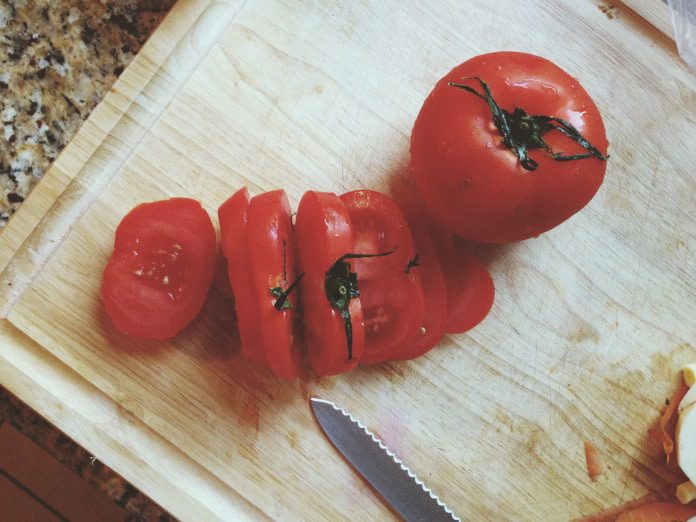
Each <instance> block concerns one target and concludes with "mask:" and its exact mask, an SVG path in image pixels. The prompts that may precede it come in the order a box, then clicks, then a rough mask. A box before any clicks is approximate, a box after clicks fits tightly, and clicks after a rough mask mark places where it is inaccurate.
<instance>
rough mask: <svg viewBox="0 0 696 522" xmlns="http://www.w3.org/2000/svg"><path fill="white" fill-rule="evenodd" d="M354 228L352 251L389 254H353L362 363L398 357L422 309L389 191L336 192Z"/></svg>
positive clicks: (407, 240) (411, 250)
mask: <svg viewBox="0 0 696 522" xmlns="http://www.w3.org/2000/svg"><path fill="white" fill-rule="evenodd" d="M341 200H342V201H343V202H344V204H345V205H346V207H347V208H348V212H349V214H350V219H351V222H352V223H353V228H354V230H355V249H356V252H355V253H357V254H380V253H385V252H390V251H391V253H390V254H389V255H386V256H380V257H369V258H362V259H355V260H354V263H353V268H354V270H355V272H356V273H357V274H358V288H359V289H360V302H361V303H362V306H363V314H364V322H365V351H364V353H363V355H362V358H361V360H360V363H361V364H365V365H369V364H377V363H380V362H383V361H386V360H388V359H392V358H397V357H398V354H399V353H401V350H402V348H403V346H404V345H405V344H406V343H409V342H411V341H412V340H413V339H414V338H415V337H416V336H417V334H418V333H419V331H420V328H421V323H422V319H423V314H424V302H423V289H422V286H421V275H420V271H419V270H418V268H417V267H414V268H413V269H409V270H408V271H407V270H406V267H407V265H408V264H409V261H411V260H413V259H414V258H415V256H416V251H415V246H414V244H413V238H412V236H411V231H410V229H409V227H408V223H407V222H406V218H405V217H404V215H403V213H402V212H401V210H400V209H399V206H398V205H397V204H396V203H395V202H394V201H393V200H392V199H391V198H389V197H388V196H386V195H384V194H382V193H380V192H376V191H374V190H356V191H353V192H348V193H347V194H344V195H342V196H341Z"/></svg>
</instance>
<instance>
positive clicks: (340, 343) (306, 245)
mask: <svg viewBox="0 0 696 522" xmlns="http://www.w3.org/2000/svg"><path fill="white" fill-rule="evenodd" d="M295 232H296V237H297V253H298V257H299V261H300V262H299V266H301V267H302V269H303V270H304V272H305V275H304V278H303V279H302V281H301V282H300V299H301V301H302V307H303V323H304V330H303V332H304V346H305V358H306V360H307V364H308V365H309V367H310V369H311V370H312V371H313V372H314V373H315V374H317V375H336V374H339V373H342V372H345V371H348V370H350V369H352V368H354V367H355V365H356V364H357V363H358V360H359V359H360V357H361V355H362V354H363V346H364V328H363V314H362V307H361V304H360V299H357V298H354V299H347V304H346V308H345V313H346V315H347V317H346V319H344V317H342V315H341V310H340V309H339V308H337V307H336V306H334V305H333V304H332V303H331V302H330V301H329V298H328V295H327V294H328V291H327V274H328V273H329V271H330V270H332V269H333V268H335V267H336V265H337V262H339V261H340V260H341V258H342V257H343V256H344V255H345V254H347V253H351V252H353V250H354V245H355V243H354V237H353V227H352V224H351V221H350V216H349V215H348V210H347V209H346V207H345V205H344V204H343V202H342V201H341V200H340V199H339V198H338V196H336V195H335V194H331V193H327V192H314V191H310V192H306V193H305V194H304V196H303V197H302V200H301V201H300V205H299V207H298V209H297V220H296V223H295ZM346 262H347V260H346ZM348 266H349V267H350V263H348ZM344 288H345V286H344ZM348 328H350V333H351V342H350V344H349V341H348V333H349V330H348Z"/></svg>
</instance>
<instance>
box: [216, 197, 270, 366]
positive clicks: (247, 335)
mask: <svg viewBox="0 0 696 522" xmlns="http://www.w3.org/2000/svg"><path fill="white" fill-rule="evenodd" d="M249 202H250V197H249V191H248V190H247V189H246V187H244V188H241V189H239V190H238V191H237V192H235V193H234V194H233V195H232V196H231V197H230V198H229V199H228V200H227V201H225V202H224V203H223V204H222V205H221V206H220V208H219V209H218V219H219V220H220V243H221V247H222V253H223V255H224V256H225V257H226V258H227V277H228V278H229V281H230V286H231V287H232V293H233V294H234V304H235V311H236V315H237V326H238V328H239V337H240V339H241V342H242V355H243V356H244V358H245V359H246V360H247V361H249V362H252V363H254V364H256V365H263V366H265V364H266V358H265V354H264V353H263V351H262V343H261V329H262V325H261V324H260V322H259V320H258V318H259V310H258V306H257V302H256V296H255V293H254V287H253V285H252V283H251V278H250V277H249V275H250V274H251V262H250V260H249V248H248V246H247V223H248V214H249Z"/></svg>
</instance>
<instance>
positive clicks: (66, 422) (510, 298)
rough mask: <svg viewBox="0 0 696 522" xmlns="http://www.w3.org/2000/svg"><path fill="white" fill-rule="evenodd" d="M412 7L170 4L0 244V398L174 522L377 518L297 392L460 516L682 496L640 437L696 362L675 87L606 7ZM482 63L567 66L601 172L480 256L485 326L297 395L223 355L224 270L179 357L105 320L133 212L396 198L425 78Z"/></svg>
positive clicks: (378, 511) (669, 52)
mask: <svg viewBox="0 0 696 522" xmlns="http://www.w3.org/2000/svg"><path fill="white" fill-rule="evenodd" d="M429 4H431V5H428V6H427V7H426V4H425V3H422V2H399V1H397V0H393V1H391V0H390V1H383V0H379V1H377V0H374V1H368V0H363V1H356V2H333V3H331V2H318V1H317V2H310V1H306V0H302V1H286V2H284V1H280V0H248V1H246V2H242V1H235V0H229V1H209V0H191V1H186V0H182V1H181V2H179V4H177V6H176V7H175V8H174V10H173V11H172V13H171V14H170V16H168V17H167V19H166V20H165V21H164V23H163V24H162V26H161V27H160V28H159V29H158V31H157V32H156V33H155V35H154V36H153V37H152V38H151V40H150V41H149V42H148V43H147V45H146V46H145V48H144V49H143V50H142V52H141V53H140V54H139V55H138V57H137V58H136V59H135V60H134V62H133V63H132V64H131V66H130V67H129V68H128V69H127V70H126V71H125V72H124V74H123V75H122V77H121V79H120V80H119V81H118V82H117V83H116V85H115V86H114V88H113V89H112V91H111V92H110V93H109V94H108V95H107V97H106V98H105V99H104V101H103V102H102V103H101V104H100V105H99V106H98V107H97V109H96V110H95V111H94V113H93V114H92V115H91V116H90V118H89V120H88V121H87V122H86V123H85V125H84V127H83V128H82V129H81V131H80V132H79V133H78V135H77V136H76V138H75V139H74V140H73V141H72V142H71V144H70V145H69V146H68V147H67V148H66V149H65V151H64V153H63V154H62V155H61V156H60V158H59V159H58V160H57V162H56V163H55V165H54V166H53V168H52V169H51V170H50V171H49V172H48V173H47V175H46V177H45V179H44V180H43V181H42V182H41V183H40V184H39V186H38V188H37V189H36V190H35V191H34V193H33V194H32V195H31V196H30V198H29V200H28V201H27V203H25V205H24V206H23V207H22V208H21V209H20V211H19V212H18V214H17V215H16V216H15V217H14V219H13V220H12V222H11V223H10V224H9V227H8V228H7V230H5V231H4V232H3V234H2V235H1V236H0V270H2V272H1V275H0V306H1V309H0V315H2V317H3V319H2V322H0V332H1V333H2V337H0V343H1V348H2V349H1V350H0V359H1V360H2V364H0V382H2V384H3V385H5V386H7V387H8V388H10V390H12V391H14V392H15V393H17V394H18V395H19V396H20V397H21V398H22V399H24V400H25V401H27V402H28V403H29V404H30V405H32V406H33V407H34V408H36V409H37V410H38V411H39V412H41V413H43V414H44V415H46V416H47V417H48V418H49V420H51V421H53V422H55V423H56V424H57V425H58V426H59V427H60V428H61V429H63V430H65V431H66V432H67V433H68V434H70V435H71V436H73V437H74V438H75V439H76V440H77V441H78V442H80V443H81V444H83V445H85V446H86V447H87V448H88V449H90V450H91V451H93V452H94V453H95V454H96V455H97V456H99V457H100V458H102V459H103V460H105V462H106V463H107V464H110V465H112V466H113V467H114V468H115V469H116V470H117V471H119V472H121V473H122V474H124V475H125V476H126V478H128V479H130V480H132V481H133V482H134V483H135V484H136V485H138V486H139V487H141V488H143V490H144V491H145V492H146V493H148V494H150V495H151V496H153V497H154V499H155V500H157V501H159V502H161V503H162V504H163V505H164V506H165V507H166V508H168V509H170V510H171V511H172V512H173V513H175V514H177V515H179V516H181V517H184V518H188V519H205V520H208V519H212V518H222V519H239V518H242V517H244V516H248V517H252V518H264V517H272V518H281V519H297V520H303V519H310V518H325V519H334V518H355V519H377V518H383V517H390V516H393V515H391V513H390V511H389V510H388V509H387V508H386V507H385V505H384V504H383V503H382V502H381V501H380V500H379V499H378V498H377V497H376V496H375V495H374V494H373V492H372V491H371V490H370V489H369V488H368V486H367V485H366V483H365V482H364V481H363V480H361V479H360V478H359V477H358V476H356V475H355V473H354V472H353V471H352V470H351V468H350V467H349V466H348V465H347V464H346V463H345V462H344V461H343V460H342V459H341V458H340V457H339V455H338V454H337V453H336V451H335V450H334V449H333V447H332V446H331V445H330V444H329V443H328V442H327V440H326V439H325V438H324V436H323V435H322V434H321V433H320V431H319V429H318V427H317V425H316V424H315V422H314V420H313V418H312V415H311V413H310V409H309V406H308V403H307V398H308V397H309V396H312V395H317V396H321V397H324V398H327V399H331V400H334V401H335V402H337V403H338V404H340V405H342V406H344V407H346V408H348V409H350V411H351V412H353V413H354V414H355V415H356V416H357V417H358V418H360V419H362V420H363V422H365V423H366V424H367V425H368V426H369V427H370V428H372V429H373V430H374V431H376V432H377V433H378V434H379V435H381V437H382V438H383V439H384V440H385V441H386V442H387V444H388V445H389V446H391V448H392V449H393V450H394V451H395V452H396V453H397V454H399V455H400V456H401V457H402V458H403V459H404V460H405V461H406V462H407V463H408V464H409V465H410V466H411V467H412V469H413V470H414V471H415V472H416V473H417V474H418V475H419V476H420V477H421V478H422V479H423V480H425V481H426V482H427V483H428V485H430V486H431V488H432V489H433V490H434V491H435V492H437V493H438V494H439V495H440V496H441V497H442V499H444V500H445V501H446V502H447V503H448V504H449V505H450V506H451V507H452V508H453V509H454V510H455V511H456V512H457V513H459V514H460V515H461V516H462V517H463V518H467V519H529V520H532V519H537V520H555V519H569V518H573V517H577V516H581V515H586V514H589V513H592V512H594V511H597V510H599V509H602V508H604V507H608V506H612V505H615V504H618V503H620V502H622V501H627V500H630V499H633V498H636V497H639V496H641V495H643V494H645V493H646V492H649V491H657V490H661V489H662V488H663V487H664V485H665V484H666V483H669V482H670V481H673V480H675V475H674V473H673V472H672V471H670V470H668V469H667V468H665V467H664V466H663V465H662V458H661V456H660V452H659V448H656V447H654V446H652V445H651V444H650V443H649V442H648V440H647V438H646V430H647V428H648V427H649V426H650V425H651V423H652V422H653V421H654V420H655V419H656V417H657V415H658V410H659V408H660V406H661V405H662V403H663V402H664V399H665V398H666V397H667V396H668V395H669V394H670V393H671V391H672V389H673V387H674V384H675V382H676V379H677V372H678V370H679V368H680V367H681V366H682V365H683V364H685V363H687V362H693V360H694V359H695V358H696V350H695V349H694V346H693V345H694V344H695V339H696V316H695V315H694V309H695V307H696V283H695V281H696V279H695V278H694V276H693V273H694V272H693V270H694V246H695V241H694V240H695V236H696V226H695V223H694V208H696V175H695V172H694V165H695V164H696V150H695V149H694V147H693V139H694V133H695V130H696V117H695V115H696V95H695V91H694V83H695V82H694V77H693V76H692V75H691V73H690V72H689V71H688V70H687V68H686V67H685V65H684V64H683V63H682V62H681V61H680V60H679V58H678V56H677V54H676V51H675V48H674V44H673V42H672V41H671V40H670V39H669V38H667V37H666V36H665V35H663V34H662V33H660V32H659V31H657V30H656V29H655V28H653V27H652V26H651V25H649V24H648V23H646V22H645V21H644V20H643V19H641V18H640V17H638V16H637V15H636V14H634V13H633V12H632V11H630V10H629V9H628V8H626V7H624V6H623V5H622V4H617V5H616V7H614V8H612V9H611V10H610V11H611V15H612V16H611V17H609V16H607V14H606V13H605V12H604V11H606V10H607V9H606V7H607V6H606V5H603V4H599V3H598V2H593V1H590V0H577V1H570V0H568V1H561V0H527V1H517V0H505V1H499V2H482V1H480V0H466V1H463V0H457V1H454V0H453V1H445V0H442V1H439V2H432V3H429ZM657 9H659V8H657ZM500 49H515V50H521V51H528V52H533V53H537V54H541V55H544V56H546V57H548V58H550V59H551V60H553V61H554V62H556V63H558V64H559V65H560V66H561V67H563V68H565V69H566V70H568V71H570V72H571V73H572V74H574V75H576V76H577V77H578V78H579V79H580V81H581V82H582V84H583V85H584V86H585V87H586V89H587V90H588V91H589V92H590V94H591V95H592V96H593V98H594V99H595V100H596V102H597V105H598V106H599V108H600V110H601V112H602V114H603V116H604V119H605V124H606V127H607V133H608V135H609V139H610V143H611V147H610V153H611V159H610V160H609V164H608V170H607V176H606V180H605V182H604V185H603V186H602V188H601V189H600V191H599V193H598V194H597V196H596V197H595V198H594V199H593V200H592V202H591V203H590V204H589V205H588V206H587V208H586V209H585V210H583V211H582V212H581V213H580V214H578V215H577V216H575V217H573V218H572V219H570V220H569V221H568V222H567V223H565V224H564V225H563V226H561V227H559V228H557V229H556V230H553V231H551V232H549V233H547V234H544V235H543V236H541V237H540V238H538V239H535V240H530V241H526V242H523V243H519V244H514V245H509V246H504V247H496V248H482V249H481V254H482V255H483V256H484V258H485V260H486V262H487V263H488V265H489V266H490V269H491V271H492V273H493V276H494V279H495V282H496V287H497V294H496V301H495V304H494V307H493V310H492V312H491V314H490V316H489V317H488V318H487V319H486V321H485V322H484V323H483V324H481V325H480V326H479V327H477V328H476V329H474V330H473V331H472V332H470V333H469V334H467V335H457V336H447V337H446V338H445V339H443V341H442V342H441V343H440V346H438V348H437V349H435V350H433V351H432V352H430V353H429V354H428V355H427V356H425V357H421V358H419V359H417V360H414V361H411V362H407V363H394V364H386V365H384V366H380V367H375V368H369V369H358V370H356V371H354V372H351V373H350V374H347V375H343V376H339V377H335V378H324V379H316V378H312V377H309V376H305V377H304V378H303V379H301V380H299V381H295V382H281V381H278V380H276V379H274V378H272V377H271V376H270V375H269V374H268V373H266V372H264V371H258V370H253V369H252V368H251V367H250V366H249V365H247V364H246V363H245V362H244V361H243V360H242V359H241V358H240V357H239V356H238V351H239V340H238V337H237V334H236V331H235V326H234V321H233V315H232V301H231V297H230V295H229V290H228V289H227V287H226V285H225V283H224V278H223V277H220V278H218V279H217V280H216V284H215V287H214V288H213V290H212V291H211V293H210V297H209V299H208V301H207V304H206V306H205V308H204V310H203V312H202V313H201V314H200V316H199V317H198V318H197V319H196V320H195V321H194V323H193V324H192V325H191V326H190V327H189V328H187V329H186V330H185V331H184V332H182V333H181V334H180V335H179V336H178V337H177V338H176V339H174V340H172V341H171V342H167V343H155V342H139V341H135V340H130V339H128V338H125V337H123V336H121V335H119V334H117V333H116V332H115V331H114V330H113V329H112V328H111V326H110V324H109V321H108V319H107V318H106V317H105V315H104V312H103V310H102V307H101V305H100V302H99V284H100V278H101V272H102V269H103V267H104V264H105V262H106V259H107V258H108V256H109V254H110V251H111V248H112V241H113V231H114V228H115V227H116V224H117V223H118V222H119V220H120V219H121V217H122V216H123V215H124V214H125V213H126V212H127V211H128V210H129V209H130V208H131V207H133V206H135V205H137V204H138V203H141V202H143V201H148V200H154V199H161V198H166V197H169V196H174V195H183V196H190V197H194V198H197V199H199V200H201V201H202V202H203V204H204V206H205V207H206V208H207V209H208V210H209V211H210V212H211V213H214V212H215V210H216V208H217V206H218V205H219V204H220V203H221V202H222V201H223V200H224V199H225V198H227V197H228V196H229V195H230V194H231V193H232V192H233V191H234V190H236V189H237V188H239V187H240V186H242V185H247V186H248V187H249V188H250V190H251V191H252V193H259V192H261V191H265V190H269V189H273V188H276V187H283V188H285V189H286V190H287V192H288V194H289V196H290V199H291V202H292V203H293V205H296V204H297V202H298V201H299V198H300V197H301V195H302V193H303V192H304V191H305V190H308V189H316V190H326V191H335V192H338V193H341V192H344V191H347V190H350V189H355V188H362V187H369V188H375V189H379V190H385V191H386V190H389V186H390V184H391V183H393V182H394V180H395V179H399V178H400V177H402V176H403V172H404V168H405V166H406V164H407V162H408V145H409V134H410V129H411V126H412V124H413V121H414V118H415V116H416V114H417V112H418V109H419V108H420V104H421V103H422V101H423V99H424V98H425V96H426V95H427V94H428V92H429V91H430V89H431V88H432V86H433V85H434V83H435V82H436V80H437V79H438V78H439V77H440V76H442V75H443V74H444V73H446V72H447V71H448V70H449V69H450V68H451V67H452V66H454V65H455V64H457V63H459V62H461V61H463V60H465V59H467V58H469V57H471V56H472V55H475V54H479V53H482V52H488V51H494V50H500ZM583 441H591V442H592V443H594V444H595V445H596V447H597V448H598V449H599V452H600V454H601V457H602V461H603V463H604V472H603V474H602V475H601V477H600V478H599V480H598V481H597V482H596V483H593V482H591V481H590V480H589V478H588V476H587V472H586V469H585V464H584V455H583Z"/></svg>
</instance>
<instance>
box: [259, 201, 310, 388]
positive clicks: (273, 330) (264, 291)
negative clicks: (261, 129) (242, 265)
mask: <svg viewBox="0 0 696 522" xmlns="http://www.w3.org/2000/svg"><path fill="white" fill-rule="evenodd" d="M294 236H295V234H294V231H293V230H292V224H291V222H290V204H289V203H288V198H287V196H286V195H285V191H283V190H274V191H271V192H266V193H264V194H260V195H258V196H255V197H254V198H253V199H252V200H251V202H250V205H249V212H248V223H247V248H248V252H249V257H250V259H253V263H251V272H250V274H249V275H250V276H251V277H250V278H251V284H252V286H253V291H254V294H255V299H256V303H255V304H256V307H255V308H256V309H257V310H258V324H259V326H260V334H261V335H260V337H261V346H262V348H261V351H262V352H263V354H264V358H265V361H266V364H267V365H268V367H269V368H270V369H271V371H272V372H273V373H274V374H275V375H276V376H278V377H281V378H283V379H293V378H295V377H297V376H298V374H299V368H300V353H301V352H300V345H299V341H298V338H297V336H296V335H294V327H295V315H296V314H295V311H296V310H297V308H298V307H299V300H298V294H299V293H298V292H293V293H291V294H290V295H289V296H288V297H287V299H286V301H285V302H286V303H289V304H290V306H291V308H281V309H280V310H278V309H276V306H275V304H276V301H277V300H278V297H277V296H275V295H274V294H273V293H272V290H273V289H279V290H281V291H282V290H286V289H287V288H288V287H289V286H290V285H291V284H292V282H293V281H294V280H295V277H296V272H295V237H294Z"/></svg>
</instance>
